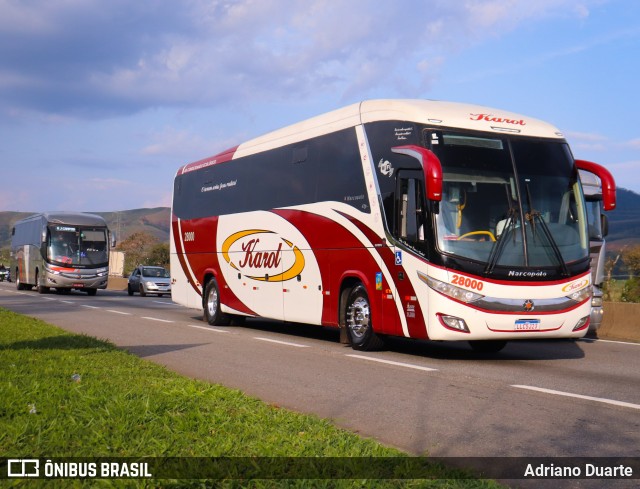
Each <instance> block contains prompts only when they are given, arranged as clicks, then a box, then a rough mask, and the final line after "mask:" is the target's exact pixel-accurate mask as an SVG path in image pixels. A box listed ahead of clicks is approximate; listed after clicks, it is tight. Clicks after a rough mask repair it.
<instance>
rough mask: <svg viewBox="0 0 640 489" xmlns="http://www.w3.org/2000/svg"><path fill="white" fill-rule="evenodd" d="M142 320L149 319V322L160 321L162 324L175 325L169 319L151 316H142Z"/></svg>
mask: <svg viewBox="0 0 640 489" xmlns="http://www.w3.org/2000/svg"><path fill="white" fill-rule="evenodd" d="M142 319H148V320H149V321H158V322H161V323H173V322H174V321H170V320H169V319H160V318H151V317H149V316H142Z"/></svg>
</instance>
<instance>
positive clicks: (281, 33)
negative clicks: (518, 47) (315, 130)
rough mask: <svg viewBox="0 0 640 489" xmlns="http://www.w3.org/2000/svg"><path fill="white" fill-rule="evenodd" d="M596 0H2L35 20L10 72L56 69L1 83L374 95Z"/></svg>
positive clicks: (113, 96) (55, 91)
mask: <svg viewBox="0 0 640 489" xmlns="http://www.w3.org/2000/svg"><path fill="white" fill-rule="evenodd" d="M597 1H598V0H592V1H587V0H582V1H577V0H539V1H536V2H531V1H530V0H509V1H505V0H492V1H486V0H483V1H480V0H466V1H463V2H449V1H444V0H431V1H424V0H413V1H407V2H404V3H400V4H399V3H397V2H391V1H381V2H376V3H375V4H374V3H373V2H371V1H368V0H349V1H347V0H334V1H327V0H313V1H309V2H288V1H279V0H244V1H235V2H227V1H209V0H193V1H191V2H189V3H187V4H183V8H182V9H179V10H176V9H175V8H173V7H172V6H171V5H168V6H164V5H160V6H158V4H157V3H156V2H151V1H150V0H147V1H144V0H141V1H139V2H135V4H132V3H130V2H127V1H124V0H122V1H120V0H114V1H112V2H108V3H104V2H101V1H98V0H66V1H60V2H48V1H45V0H41V1H34V2H29V3H28V4H24V3H16V2H12V1H8V0H0V10H2V11H3V19H5V20H4V21H0V42H1V41H3V40H6V39H7V38H8V33H9V31H10V27H9V25H10V24H9V22H11V25H12V26H23V25H24V26H25V27H26V29H24V30H22V31H20V30H18V34H17V37H16V38H15V39H14V42H13V43H12V49H16V50H17V51H16V53H15V57H12V59H13V61H12V62H11V63H7V64H5V63H0V80H3V79H4V80H5V83H7V82H11V81H12V80H13V81H15V80H22V79H27V80H31V83H32V84H33V83H36V82H40V81H42V82H44V81H46V86H45V87H38V88H37V89H36V88H34V87H29V86H28V85H29V84H25V85H26V86H25V85H22V86H20V87H18V85H16V84H15V83H13V85H14V89H15V90H18V91H19V92H20V94H19V95H20V96H18V97H13V98H11V99H9V98H8V97H7V95H3V91H2V86H3V85H1V84H0V108H2V105H5V106H10V107H12V108H14V109H15V107H16V106H19V105H20V104H23V105H24V106H30V107H31V108H35V109H36V110H41V111H43V112H47V111H49V112H59V113H60V112H62V113H64V112H71V113H77V114H83V115H84V116H87V115H90V114H91V113H94V114H96V115H98V116H100V115H101V114H103V115H105V114H112V113H114V112H124V113H128V112H136V111H140V110H144V109H145V108H148V107H154V106H160V105H165V106H172V105H173V106H175V105H177V106H191V107H195V106H203V105H204V106H206V105H214V104H229V103H236V104H242V103H246V102H247V101H248V100H251V99H257V100H259V99H263V98H264V97H269V98H270V99H276V100H278V99H283V100H284V99H287V98H290V97H291V96H292V95H296V94H297V95H298V96H303V95H309V94H318V93H332V94H336V93H337V94H341V96H342V98H348V97H350V96H352V95H355V94H359V95H360V94H362V96H366V94H367V92H370V91H372V90H375V89H376V88H377V87H379V86H382V85H384V84H387V83H391V85H392V86H393V85H395V86H396V89H397V90H398V91H403V90H411V89H413V90H419V89H420V87H419V86H413V87H410V86H409V88H407V80H408V79H409V78H411V77H413V78H415V79H418V80H421V81H420V83H423V84H427V85H428V84H429V83H430V81H431V80H433V79H434V77H436V76H437V75H438V73H439V70H440V67H441V66H442V65H443V63H444V62H445V60H446V58H447V56H449V55H451V54H452V53H454V52H456V51H457V50H460V49H462V48H464V47H465V46H467V45H469V44H470V43H472V42H475V41H478V40H482V39H487V38H494V37H496V36H501V35H503V34H504V33H506V32H509V31H512V30H514V29H517V28H518V27H519V26H520V25H521V24H523V23H524V22H532V21H536V20H538V19H541V18H544V17H547V16H558V15H564V16H576V17H583V16H584V15H587V14H588V11H589V5H591V4H593V3H594V2H597ZM5 9H6V11H7V13H8V16H5V15H4V14H5ZM6 19H10V20H9V21H8V20H6ZM2 34H4V35H2ZM15 36H16V34H15V32H14V37H15ZM107 41H108V42H107ZM37 46H41V47H43V48H44V49H43V52H42V53H41V54H38V50H37ZM70 46H78V47H82V49H69V47H70ZM105 46H109V49H106V48H105ZM21 50H22V52H21ZM60 53H63V55H62V56H60V55H59V54H60ZM0 54H1V53H0ZM42 56H46V59H45V60H44V61H45V62H43V60H42V59H39V58H40V57H42ZM54 58H55V59H56V63H51V59H54ZM47 60H48V61H47ZM70 75H71V76H70ZM70 80H72V81H70ZM423 89H424V87H423ZM15 90H14V92H15ZM47 92H48V93H47ZM43 94H45V95H47V96H45V97H43ZM3 99H4V100H3ZM45 99H46V100H47V102H46V103H44V104H43V100H45ZM52 100H55V102H53V101H52ZM5 110H6V107H5ZM14 113H16V112H14Z"/></svg>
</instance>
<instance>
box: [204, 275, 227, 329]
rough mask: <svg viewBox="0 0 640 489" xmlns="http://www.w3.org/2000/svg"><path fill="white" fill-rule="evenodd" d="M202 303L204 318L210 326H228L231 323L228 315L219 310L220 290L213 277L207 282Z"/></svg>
mask: <svg viewBox="0 0 640 489" xmlns="http://www.w3.org/2000/svg"><path fill="white" fill-rule="evenodd" d="M202 305H203V309H204V318H205V320H206V321H207V323H209V324H210V325H211V326H228V325H229V324H230V323H231V319H230V318H229V316H227V315H226V314H224V313H223V312H222V311H221V310H220V291H219V289H218V282H216V279H215V278H212V279H211V280H209V282H207V287H206V288H205V291H204V297H203V302H202Z"/></svg>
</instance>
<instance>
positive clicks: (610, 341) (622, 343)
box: [580, 338, 640, 346]
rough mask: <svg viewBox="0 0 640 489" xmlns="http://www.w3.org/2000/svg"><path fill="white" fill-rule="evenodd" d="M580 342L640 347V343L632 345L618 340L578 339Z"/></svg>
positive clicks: (629, 342)
mask: <svg viewBox="0 0 640 489" xmlns="http://www.w3.org/2000/svg"><path fill="white" fill-rule="evenodd" d="M580 341H585V342H587V343H600V342H603V343H618V344H619V345H632V346H640V343H632V342H631V341H618V340H603V339H601V338H598V339H590V338H580Z"/></svg>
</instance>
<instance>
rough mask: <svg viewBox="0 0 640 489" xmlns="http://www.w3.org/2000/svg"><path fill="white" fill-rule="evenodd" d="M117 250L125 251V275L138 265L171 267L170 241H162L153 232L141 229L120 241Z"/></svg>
mask: <svg viewBox="0 0 640 489" xmlns="http://www.w3.org/2000/svg"><path fill="white" fill-rule="evenodd" d="M116 250H117V251H123V252H124V257H125V258H124V271H123V273H124V276H125V277H128V276H129V274H130V273H131V272H132V271H133V270H134V269H135V268H136V267H137V266H138V265H156V266H160V267H165V268H166V269H169V243H161V242H160V241H159V240H158V238H156V237H155V236H153V235H152V234H149V233H146V232H144V231H140V232H137V233H133V234H132V235H131V236H129V237H128V238H126V239H125V240H123V241H122V242H121V243H118V246H117V247H116Z"/></svg>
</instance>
